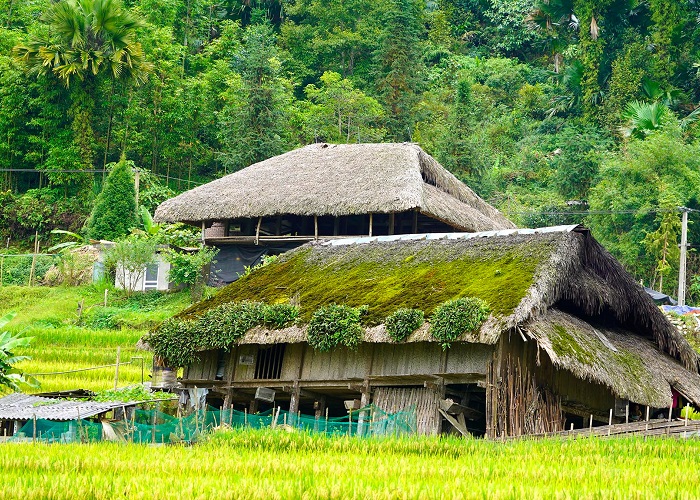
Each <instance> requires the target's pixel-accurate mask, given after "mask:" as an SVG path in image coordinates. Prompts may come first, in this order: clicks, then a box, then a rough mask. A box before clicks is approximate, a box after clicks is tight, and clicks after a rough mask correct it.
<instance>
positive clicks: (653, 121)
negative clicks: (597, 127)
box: [620, 101, 671, 139]
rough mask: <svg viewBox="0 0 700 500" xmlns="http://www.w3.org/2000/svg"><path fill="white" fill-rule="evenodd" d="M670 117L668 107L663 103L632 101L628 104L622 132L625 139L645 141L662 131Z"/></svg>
mask: <svg viewBox="0 0 700 500" xmlns="http://www.w3.org/2000/svg"><path fill="white" fill-rule="evenodd" d="M670 115H671V112H670V110H669V109H668V106H666V105H665V104H663V103H660V102H652V103H647V102H640V101H632V102H630V103H629V104H627V109H626V110H625V113H624V115H623V116H624V118H625V122H626V123H625V125H623V126H622V127H621V128H620V132H622V135H623V136H625V137H635V138H637V139H644V138H645V137H646V136H647V135H649V134H650V133H652V132H653V131H655V130H658V129H660V128H661V127H662V126H663V124H664V122H665V121H666V120H667V119H668V117H669V116H670Z"/></svg>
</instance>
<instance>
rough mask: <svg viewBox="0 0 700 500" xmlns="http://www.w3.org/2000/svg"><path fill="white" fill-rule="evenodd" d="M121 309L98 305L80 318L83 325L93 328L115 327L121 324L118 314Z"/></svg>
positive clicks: (105, 328)
mask: <svg viewBox="0 0 700 500" xmlns="http://www.w3.org/2000/svg"><path fill="white" fill-rule="evenodd" d="M120 312H121V309H119V308H116V307H98V308H94V309H91V310H90V311H89V312H88V313H86V314H85V315H84V316H83V318H82V324H83V326H85V327H87V328H90V329H93V330H109V329H116V328H119V327H120V326H121V324H120V323H121V322H120V321H119V318H118V315H119V313H120Z"/></svg>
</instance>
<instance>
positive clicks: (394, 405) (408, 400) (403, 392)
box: [372, 387, 441, 434]
mask: <svg viewBox="0 0 700 500" xmlns="http://www.w3.org/2000/svg"><path fill="white" fill-rule="evenodd" d="M372 399H373V401H372V402H373V403H374V404H375V405H376V406H377V407H378V408H380V409H381V410H383V411H385V412H388V413H396V412H398V411H404V410H407V409H409V408H410V407H411V406H413V405H415V408H416V420H417V424H418V434H438V433H439V432H440V421H441V418H440V413H439V412H438V401H439V399H440V398H439V396H438V394H437V393H436V392H435V391H433V390H431V389H426V388H423V387H377V388H375V389H374V397H373V398H372Z"/></svg>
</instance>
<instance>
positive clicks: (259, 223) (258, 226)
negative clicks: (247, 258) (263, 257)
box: [255, 217, 262, 245]
mask: <svg viewBox="0 0 700 500" xmlns="http://www.w3.org/2000/svg"><path fill="white" fill-rule="evenodd" d="M261 225H262V217H258V225H257V227H256V228H255V244H256V245H257V244H258V243H259V242H260V226H261Z"/></svg>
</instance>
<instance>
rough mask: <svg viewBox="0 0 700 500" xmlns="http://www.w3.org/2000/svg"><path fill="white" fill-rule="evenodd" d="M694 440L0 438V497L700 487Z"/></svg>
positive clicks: (572, 494) (436, 494)
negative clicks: (159, 442)
mask: <svg viewBox="0 0 700 500" xmlns="http://www.w3.org/2000/svg"><path fill="white" fill-rule="evenodd" d="M698 456H700V441H698V440H695V439H690V440H674V439H649V440H646V441H645V440H641V439H630V438H627V439H613V440H598V439H595V438H593V439H579V440H551V439H550V440H541V441H514V442H508V443H499V442H489V441H484V440H476V439H474V440H470V439H467V440H464V439H459V438H449V439H445V438H442V439H438V438H393V439H388V438H385V439H365V440H362V439H357V438H348V437H336V438H328V437H321V436H314V435H310V434H304V433H289V432H285V431H280V430H269V429H265V430H245V431H231V430H229V431H222V432H217V433H215V434H214V435H213V436H212V437H210V439H209V440H208V441H207V442H205V443H202V444H198V445H195V446H192V447H182V446H167V447H163V446H147V445H126V444H116V443H100V444H85V445H80V444H70V445H46V444H32V443H27V444H15V443H8V444H5V445H1V446H0V477H2V481H0V498H3V499H24V500H32V499H69V500H70V499H81V500H82V499H105V500H107V499H110V500H111V499H114V498H130V499H141V498H144V499H146V498H148V499H154V498H156V499H167V498H188V499H208V498H217V499H220V498H221V499H227V498H261V499H263V498H264V499H277V498H309V499H311V498H392V499H393V498H484V499H486V498H489V499H491V498H497V499H498V498H620V499H622V498H624V499H629V498H633V499H634V498H640V499H642V498H644V499H646V498H664V499H667V498H674V499H686V498H687V499H691V498H699V497H700V469H698V467H697V463H696V462H697V457H698Z"/></svg>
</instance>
